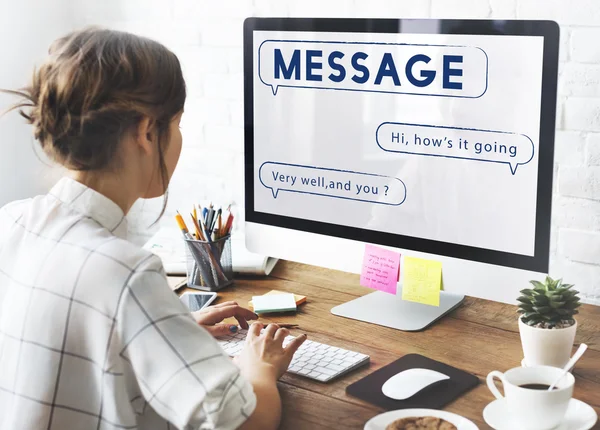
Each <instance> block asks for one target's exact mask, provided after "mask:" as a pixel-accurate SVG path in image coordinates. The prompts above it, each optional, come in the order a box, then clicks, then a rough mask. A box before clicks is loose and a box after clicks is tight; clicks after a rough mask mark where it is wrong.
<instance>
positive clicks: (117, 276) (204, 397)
mask: <svg viewBox="0 0 600 430" xmlns="http://www.w3.org/2000/svg"><path fill="white" fill-rule="evenodd" d="M126 230H127V226H126V219H125V216H124V214H123V211H122V210H121V209H120V208H119V207H118V206H117V205H116V204H115V203H114V202H112V201H111V200H109V199H108V198H106V197H105V196H103V195H102V194H100V193H98V192H96V191H94V190H92V189H91V188H88V187H86V186H84V185H82V184H80V183H79V182H77V181H74V180H72V179H69V178H63V179H61V180H60V181H59V182H58V183H57V184H56V185H55V186H54V187H53V188H52V190H51V191H50V193H48V194H47V195H43V196H38V197H35V198H33V199H29V200H25V201H19V202H14V203H11V204H9V205H7V206H5V207H4V208H2V209H0V430H14V429H19V430H34V429H35V430H40V429H47V430H50V429H57V430H58V429H60V430H62V429H69V430H77V429H97V430H100V429H102V430H108V429H169V428H178V429H234V428H237V427H238V426H240V425H241V424H242V423H243V422H244V421H245V420H246V418H247V417H248V416H249V415H250V414H251V413H252V412H253V411H254V408H255V407H256V397H255V395H254V392H253V389H252V386H251V385H250V383H249V382H248V381H247V380H245V379H244V378H243V377H242V376H241V375H240V371H239V369H238V368H237V367H236V366H235V364H234V363H233V362H232V361H231V360H230V359H229V358H228V357H227V356H226V354H225V353H224V352H223V350H222V349H221V348H220V347H219V345H218V344H217V342H216V341H215V340H214V339H213V338H212V336H211V335H210V334H209V333H208V332H207V331H206V330H204V329H203V328H201V327H200V326H199V325H198V324H197V323H196V322H195V321H194V319H193V318H192V316H191V314H190V313H189V311H188V310H187V308H186V307H185V306H184V305H183V303H182V302H181V301H180V300H179V299H178V298H177V296H176V295H175V294H174V293H173V292H172V291H171V290H170V288H169V286H168V284H167V279H166V276H165V272H164V270H163V268H162V264H161V262H160V260H159V259H158V257H155V256H153V255H152V254H150V253H149V252H147V251H144V250H142V249H140V248H139V247H137V246H135V245H133V244H131V243H130V242H127V241H126V240H125V236H126Z"/></svg>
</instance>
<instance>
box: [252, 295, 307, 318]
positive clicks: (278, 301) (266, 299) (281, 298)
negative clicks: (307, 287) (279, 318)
mask: <svg viewBox="0 0 600 430" xmlns="http://www.w3.org/2000/svg"><path fill="white" fill-rule="evenodd" d="M252 303H253V305H254V312H255V313H257V314H265V313H270V312H290V311H295V310H296V300H295V298H294V295H293V294H269V295H264V296H254V297H252Z"/></svg>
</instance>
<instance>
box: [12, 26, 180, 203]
mask: <svg viewBox="0 0 600 430" xmlns="http://www.w3.org/2000/svg"><path fill="white" fill-rule="evenodd" d="M6 92H9V93H12V94H15V95H17V96H19V97H21V99H22V100H21V101H20V102H18V103H17V104H16V105H15V106H13V108H12V109H11V110H14V109H18V110H19V112H20V114H21V115H22V116H23V117H24V118H25V119H27V121H28V122H29V123H30V124H32V125H33V128H34V135H35V138H36V139H37V140H38V141H39V143H40V145H41V147H42V149H43V150H44V152H46V153H47V154H48V155H49V156H50V158H52V159H53V160H55V161H57V162H59V163H60V164H62V165H64V166H65V167H67V168H68V169H72V170H86V171H91V170H103V169H111V168H113V167H115V163H116V162H117V160H115V154H116V152H117V148H118V145H119V142H120V141H121V138H122V137H123V135H124V133H127V132H130V131H132V130H134V129H135V126H137V125H138V124H139V122H140V120H142V118H144V117H149V118H151V119H152V120H154V122H155V124H156V131H157V136H158V154H159V169H160V174H161V179H162V182H163V185H164V188H165V191H166V188H167V182H168V176H167V175H168V172H167V170H166V166H165V163H164V152H163V151H164V149H165V145H166V144H167V142H168V138H169V124H170V122H171V121H172V119H173V118H174V117H175V116H176V115H177V114H178V113H179V112H181V111H182V110H183V105H184V103H185V97H186V89H185V81H184V79H183V74H182V71H181V66H180V64H179V60H178V59H177V56H176V55H175V54H173V53H172V52H171V51H169V50H168V49H167V48H166V47H164V46H163V45H161V44H160V43H158V42H155V41H153V40H150V39H147V38H144V37H139V36H135V35H133V34H130V33H125V32H120V31H113V30H105V29H99V28H86V29H83V30H80V31H75V32H72V33H70V34H68V35H66V36H65V37H62V38H60V39H58V40H56V41H55V42H54V43H53V44H52V46H51V47H50V50H49V57H48V59H47V60H46V61H45V62H44V63H43V64H42V65H41V66H40V67H39V68H38V69H37V70H36V71H35V72H34V74H33V79H32V81H31V84H30V85H29V86H28V87H26V88H24V89H22V90H20V91H6ZM164 204H165V205H166V199H165V203H164ZM163 211H164V206H163Z"/></svg>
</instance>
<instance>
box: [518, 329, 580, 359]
mask: <svg viewBox="0 0 600 430" xmlns="http://www.w3.org/2000/svg"><path fill="white" fill-rule="evenodd" d="M576 331H577V321H575V324H573V325H572V326H571V327H567V328H559V329H547V328H537V327H531V326H529V325H527V324H525V323H524V322H523V321H521V318H519V332H520V333H521V344H522V346H523V354H524V355H525V365H526V366H553V367H563V366H564V365H565V364H567V361H569V358H571V351H572V350H573V343H574V342H575V332H576Z"/></svg>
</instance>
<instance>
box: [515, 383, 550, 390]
mask: <svg viewBox="0 0 600 430" xmlns="http://www.w3.org/2000/svg"><path fill="white" fill-rule="evenodd" d="M519 387H521V388H527V389H528V390H542V391H548V388H550V385H546V384H523V385H519ZM553 390H556V387H554V388H553Z"/></svg>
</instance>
